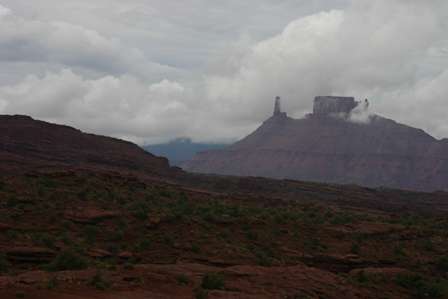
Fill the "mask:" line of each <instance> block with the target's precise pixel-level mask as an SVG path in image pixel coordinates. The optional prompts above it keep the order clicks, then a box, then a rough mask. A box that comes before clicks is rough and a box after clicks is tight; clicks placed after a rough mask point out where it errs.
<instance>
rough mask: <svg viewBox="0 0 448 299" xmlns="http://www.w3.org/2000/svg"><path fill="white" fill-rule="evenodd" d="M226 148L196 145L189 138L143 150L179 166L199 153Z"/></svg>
mask: <svg viewBox="0 0 448 299" xmlns="http://www.w3.org/2000/svg"><path fill="white" fill-rule="evenodd" d="M226 146H227V144H218V143H216V144H215V143H196V142H192V141H191V139H189V138H178V139H175V140H172V141H170V142H167V143H162V144H154V145H146V146H144V147H143V148H144V149H145V150H146V151H148V152H150V153H152V154H154V155H157V156H163V157H166V158H168V160H169V161H170V164H171V165H174V166H179V165H181V164H182V163H183V162H185V161H188V160H190V159H191V158H193V156H194V155H196V154H197V153H199V152H202V151H208V150H214V149H222V148H224V147H226Z"/></svg>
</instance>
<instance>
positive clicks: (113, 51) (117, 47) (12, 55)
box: [0, 15, 181, 80]
mask: <svg viewBox="0 0 448 299" xmlns="http://www.w3.org/2000/svg"><path fill="white" fill-rule="evenodd" d="M0 61H3V62H12V61H16V62H21V63H23V62H31V63H42V62H46V63H48V64H53V65H54V64H60V65H64V66H68V67H71V68H81V69H86V70H90V71H93V72H96V73H98V74H114V75H122V74H126V73H131V74H133V75H135V76H140V77H142V78H145V79H147V80H160V79H162V78H163V77H165V76H167V75H169V76H173V77H178V76H179V75H180V74H181V71H180V70H177V69H175V68H173V67H168V66H164V65H161V64H159V63H155V62H151V61H149V60H148V59H147V58H146V57H145V55H144V54H143V52H142V51H141V50H139V49H138V48H135V47H132V46H126V45H124V44H123V43H122V42H121V41H120V40H119V39H116V38H107V37H105V36H103V35H101V34H100V33H99V32H97V31H95V30H91V29H87V28H85V27H83V26H81V25H76V24H71V23H67V22H63V21H50V22H47V21H40V20H31V19H25V18H22V17H19V16H16V15H11V16H9V17H7V18H4V19H2V20H1V26H0Z"/></svg>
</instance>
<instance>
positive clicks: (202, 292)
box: [195, 289, 208, 299]
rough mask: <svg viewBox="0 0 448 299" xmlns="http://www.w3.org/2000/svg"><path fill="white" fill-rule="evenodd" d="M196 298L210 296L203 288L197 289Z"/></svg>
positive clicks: (201, 298)
mask: <svg viewBox="0 0 448 299" xmlns="http://www.w3.org/2000/svg"><path fill="white" fill-rule="evenodd" d="M195 293H196V296H195V297H196V299H207V298H208V292H207V291H206V290H203V289H198V290H196V292H195Z"/></svg>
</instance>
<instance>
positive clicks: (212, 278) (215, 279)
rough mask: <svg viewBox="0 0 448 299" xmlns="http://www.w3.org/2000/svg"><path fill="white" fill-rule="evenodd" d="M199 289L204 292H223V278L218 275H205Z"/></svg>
mask: <svg viewBox="0 0 448 299" xmlns="http://www.w3.org/2000/svg"><path fill="white" fill-rule="evenodd" d="M201 287H202V288H203V289H205V290H223V289H224V278H223V277H222V275H221V274H219V273H207V274H206V275H204V276H203V277H202V282H201Z"/></svg>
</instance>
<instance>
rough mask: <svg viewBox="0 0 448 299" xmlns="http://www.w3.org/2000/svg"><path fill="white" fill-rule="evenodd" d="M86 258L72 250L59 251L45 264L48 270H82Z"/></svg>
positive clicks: (85, 266)
mask: <svg viewBox="0 0 448 299" xmlns="http://www.w3.org/2000/svg"><path fill="white" fill-rule="evenodd" d="M87 266H88V263H87V260H86V259H85V258H84V257H82V256H81V255H79V254H78V253H76V252H75V251H73V250H64V251H61V252H60V253H59V254H58V255H57V256H56V258H55V259H54V260H53V261H52V262H51V263H50V264H49V265H48V266H47V270H49V271H65V270H82V269H85V268H87Z"/></svg>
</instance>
